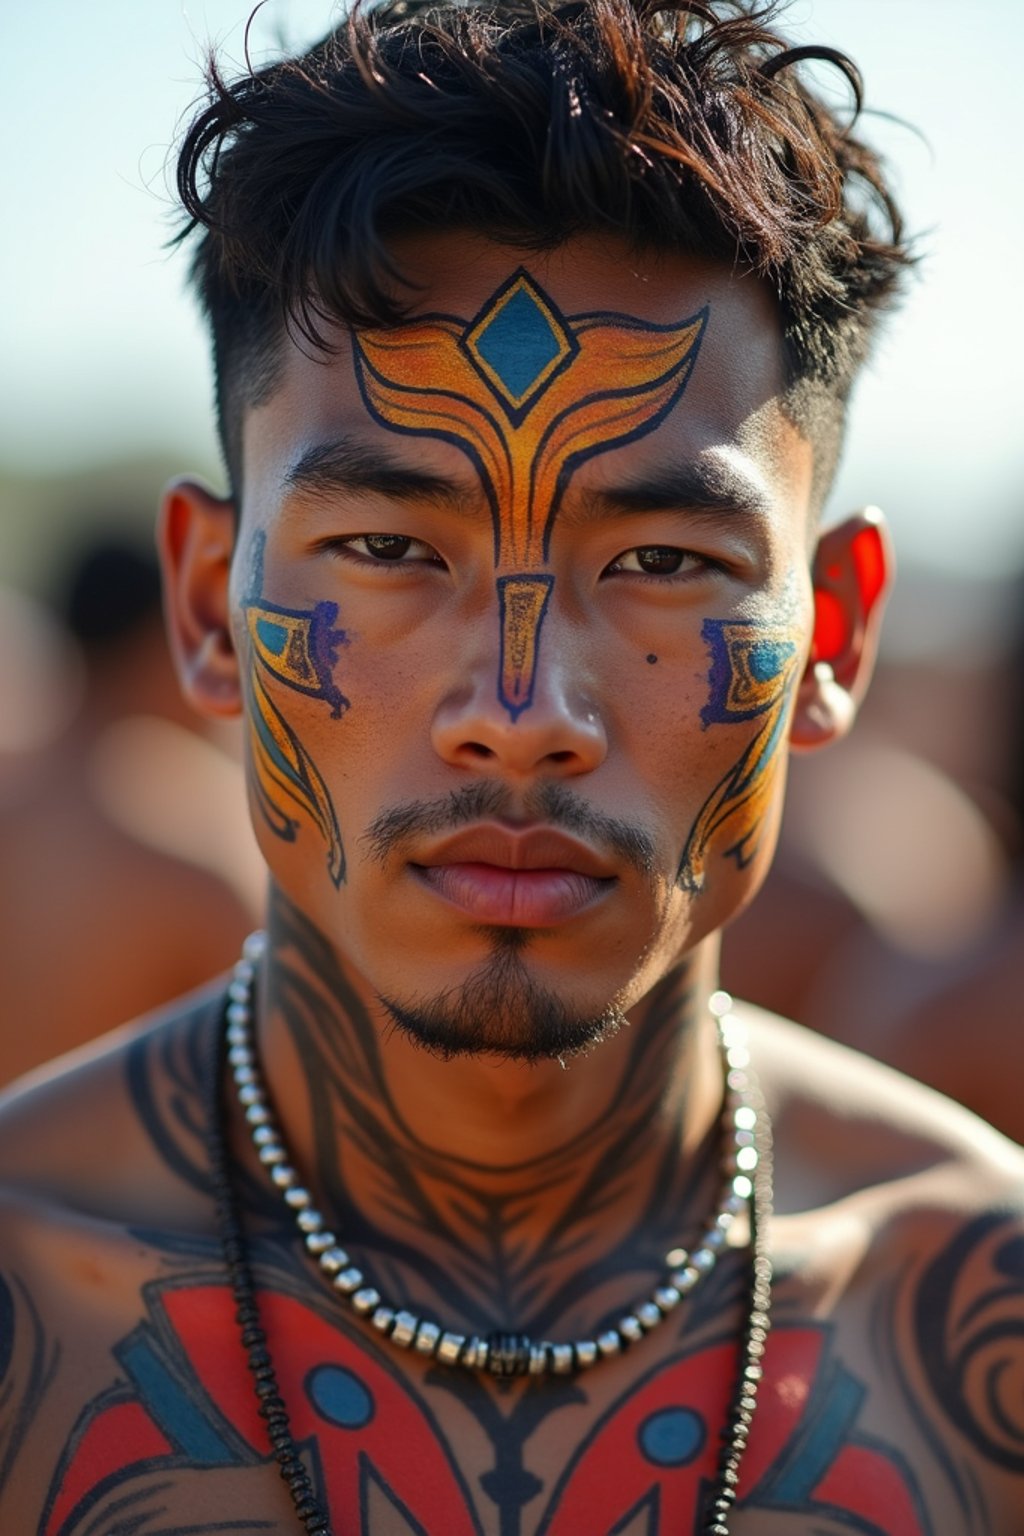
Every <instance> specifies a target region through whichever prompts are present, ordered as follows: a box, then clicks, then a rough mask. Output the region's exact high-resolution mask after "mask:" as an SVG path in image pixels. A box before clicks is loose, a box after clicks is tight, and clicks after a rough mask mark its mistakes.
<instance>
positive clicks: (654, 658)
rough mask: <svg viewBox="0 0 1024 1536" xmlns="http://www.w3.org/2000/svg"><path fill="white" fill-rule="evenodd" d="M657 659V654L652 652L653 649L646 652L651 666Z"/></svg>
mask: <svg viewBox="0 0 1024 1536" xmlns="http://www.w3.org/2000/svg"><path fill="white" fill-rule="evenodd" d="M657 659H658V658H657V656H655V654H654V652H653V651H649V652H648V654H647V660H648V661H649V662H650V664H651V666H652V667H653V666H654V663H655V662H656V661H657Z"/></svg>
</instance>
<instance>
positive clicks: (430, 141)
mask: <svg viewBox="0 0 1024 1536" xmlns="http://www.w3.org/2000/svg"><path fill="white" fill-rule="evenodd" d="M773 13H774V7H773V6H770V5H769V6H768V7H767V8H763V7H759V8H754V6H753V5H751V4H747V3H744V0H570V3H568V4H549V3H547V0H486V3H481V4H475V3H469V4H466V3H462V0H454V3H453V0H442V3H439V4H438V3H424V0H392V3H390V4H384V5H379V6H375V7H372V8H371V7H370V6H363V5H361V4H359V3H357V4H356V7H355V9H354V10H353V11H352V12H351V14H350V15H349V16H348V17H347V19H346V20H344V21H343V22H342V24H341V25H340V26H339V27H338V28H337V29H336V30H335V31H333V32H331V33H330V34H329V35H328V36H327V37H326V38H325V39H324V40H323V42H321V43H319V44H318V45H317V46H316V47H314V48H311V49H310V50H309V52H308V53H306V54H304V55H303V56H302V57H300V58H295V59H288V60H285V61H284V62H281V63H277V64H273V65H271V66H270V67H268V68H266V69H262V70H260V71H258V72H250V73H248V74H245V75H243V76H242V77H241V78H240V79H238V80H236V81H234V82H232V83H228V82H227V81H225V79H224V78H223V76H222V74H221V72H220V70H219V68H218V66H217V64H216V62H215V61H211V63H210V66H209V71H208V85H209V95H208V98H207V101H206V104H205V106H204V107H203V108H202V110H201V111H200V112H199V114H198V116H197V117H196V118H195V120H194V121H193V123H192V125H191V127H190V128H189V129H188V131H187V133H186V135H185V137H184V140H183V143H182V145H181V149H180V154H179V158H178V165H177V184H178V190H179V194H180V198H181V202H182V204H183V206H184V209H185V214H186V224H185V227H184V229H183V230H182V231H181V233H180V235H179V236H178V238H179V239H185V238H186V237H187V236H189V235H190V234H192V233H193V232H195V231H199V232H200V237H199V240H198V247H197V249H196V252H195V257H194V261H193V266H192V278H193V282H194V285H195V288H196V290H197V292H198V295H199V298H200V301H201V304H202V307H203V310H204V312H205V315H206V317H207V320H208V322H209V325H210V329H211V332H212V338H213V351H214V367H215V377H216V390H217V411H218V422H219V428H220V434H221V441H222V444H223V447H224V453H225V457H226V460H227V465H228V470H229V473H230V475H231V479H232V483H233V487H234V489H235V491H236V493H237V492H238V491H239V490H240V462H241V454H240V441H241V418H242V414H243V411H244V409H245V408H246V406H248V405H252V404H256V403H258V402H259V401H260V400H262V399H265V398H266V397H267V396H268V395H269V394H270V393H272V391H273V388H274V385H275V382H276V377H277V363H278V360H279V357H280V351H281V340H282V338H283V336H284V334H285V328H286V327H287V326H291V327H292V328H293V329H294V330H295V332H296V333H297V334H299V335H300V336H301V337H304V338H305V340H306V342H308V343H309V344H310V345H312V346H313V347H314V348H324V347H325V346H326V341H325V336H324V323H325V322H329V321H341V322H342V323H345V324H347V325H350V326H366V325H369V326H381V325H389V324H394V323H396V322H398V321H400V320H401V318H402V314H403V305H402V301H401V295H402V294H403V292H404V293H406V294H409V293H410V292H411V291H412V290H413V289H414V285H415V273H402V272H400V271H398V270H397V268H396V264H395V259H394V256H393V254H392V252H391V249H390V244H389V242H390V241H392V240H393V238H394V237H395V236H396V235H399V234H412V233H415V232H416V231H417V230H434V229H437V228H438V227H439V226H440V227H449V228H452V229H467V230H473V231H477V232H481V233H484V234H486V235H488V236H491V237H492V238H495V239H498V240H501V241H504V242H506V243H509V244H512V245H514V246H517V247H520V248H522V249H523V250H540V249H549V248H551V247H554V246H556V245H559V244H560V243H561V242H563V241H565V240H567V239H570V238H571V237H572V236H574V235H577V234H580V233H583V232H610V233H614V234H615V235H618V236H620V237H624V238H625V239H626V240H627V241H628V242H629V243H630V245H631V246H632V247H634V248H644V247H655V248H668V249H676V250H681V251H684V252H689V253H693V254H699V255H702V256H710V257H713V258H717V259H720V260H722V261H724V262H727V263H729V264H731V265H733V266H734V267H736V268H737V269H739V270H742V271H746V272H750V273H753V274H756V275H758V276H759V277H761V278H763V279H764V280H766V281H767V282H768V283H770V284H771V286H772V288H773V289H774V291H775V293H776V294H777V296H778V302H779V307H780V314H781V322H782V345H783V349H784V363H785V370H786V384H787V390H786V405H787V409H788V410H789V413H790V415H791V416H792V417H793V419H794V420H796V422H797V424H798V425H799V426H800V427H801V428H802V430H804V431H805V432H806V433H807V434H808V435H809V436H810V437H811V438H812V440H813V441H814V444H815V449H816V465H817V468H818V479H819V482H820V484H819V491H823V490H824V488H825V487H826V486H827V484H828V481H829V480H830V479H831V474H832V471H833V468H834V463H835V458H836V455H837V451H838V444H839V441H840V438H841V432H842V421H843V416H844V408H845V402H846V399H847V396H848V394H849V389H850V385H851V383H852V380H853V378H854V375H855V373H856V371H857V369H858V367H859V366H860V364H861V363H862V362H863V360H864V358H865V356H866V353H867V351H868V347H869V343H870V340H871V336H872V332H873V330H874V327H875V323H876V320H877V318H878V315H879V312H880V311H881V310H882V309H884V308H885V307H886V306H887V304H889V303H890V302H891V300H892V298H893V296H894V293H895V291H896V289H897V287H898V284H899V277H900V274H901V272H902V270H903V268H904V267H905V266H906V264H907V262H908V259H909V257H908V252H907V248H906V246H905V244H904V242H903V233H902V225H901V220H900V216H899V212H898V210H897V208H896V206H895V204H894V202H893V199H892V197H891V195H890V192H889V190H888V189H887V187H886V185H885V181H884V179H883V175H882V171H881V168H880V165H879V161H878V159H877V158H876V156H875V155H874V154H873V153H872V152H871V150H870V149H868V148H867V147H866V146H865V145H864V144H863V143H862V142H861V141H860V140H859V139H858V138H856V137H855V136H854V135H853V133H852V132H851V131H850V127H849V126H848V125H846V124H844V123H842V122H841V121H839V119H838V117H837V115H836V113H835V112H833V111H832V110H831V109H830V108H829V107H827V106H826V105H825V104H824V102H823V101H822V100H821V99H819V97H818V96H816V95H815V94H814V93H813V92H812V91H811V90H810V89H809V88H808V86H807V85H806V84H805V83H804V82H803V81H802V80H801V75H800V67H799V66H800V64H801V62H802V61H803V60H806V59H817V60H827V61H828V62H830V63H831V64H833V65H835V66H836V67H837V69H839V70H840V71H841V72H842V74H844V75H845V76H846V78H847V80H848V81H849V83H850V85H851V87H852V94H853V98H854V112H853V117H854V118H856V115H857V112H859V109H860V104H861V90H860V80H859V76H858V75H857V72H856V69H855V68H854V66H853V65H852V64H851V63H850V62H849V60H847V59H846V58H845V57H844V56H843V55H841V54H838V53H836V52H835V51H834V50H832V49H828V48H806V47H804V48H791V47H789V46H787V44H786V41H785V39H784V38H782V37H781V36H780V35H779V34H778V33H777V31H775V30H774V27H773V20H774V14H773ZM403 284H404V285H405V286H404V287H403Z"/></svg>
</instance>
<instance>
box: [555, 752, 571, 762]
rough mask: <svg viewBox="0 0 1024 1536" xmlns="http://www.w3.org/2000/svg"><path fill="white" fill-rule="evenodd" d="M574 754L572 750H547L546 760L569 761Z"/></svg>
mask: <svg viewBox="0 0 1024 1536" xmlns="http://www.w3.org/2000/svg"><path fill="white" fill-rule="evenodd" d="M575 755H576V754H575V753H574V752H549V753H548V761H549V762H552V763H571V762H572V760H573V758H574V757H575Z"/></svg>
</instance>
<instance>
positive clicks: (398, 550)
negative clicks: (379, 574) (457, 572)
mask: <svg viewBox="0 0 1024 1536" xmlns="http://www.w3.org/2000/svg"><path fill="white" fill-rule="evenodd" d="M331 549H332V552H333V553H335V554H348V555H350V556H353V557H354V558H355V559H357V560H362V561H363V562H364V563H372V564H374V565H384V564H387V565H418V564H421V563H424V564H429V565H439V564H440V563H441V557H440V555H439V554H438V553H437V550H436V549H434V547H433V546H432V545H431V544H427V543H425V542H424V541H423V540H422V539H413V538H410V537H408V536H407V535H406V534H402V533H357V534H353V535H352V536H351V537H350V538H347V539H332V541H331Z"/></svg>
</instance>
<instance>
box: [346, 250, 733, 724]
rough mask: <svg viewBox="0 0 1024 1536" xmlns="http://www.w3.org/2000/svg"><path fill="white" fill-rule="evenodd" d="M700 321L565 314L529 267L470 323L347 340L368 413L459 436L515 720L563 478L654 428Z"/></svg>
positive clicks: (681, 381)
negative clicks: (477, 503) (476, 494)
mask: <svg viewBox="0 0 1024 1536" xmlns="http://www.w3.org/2000/svg"><path fill="white" fill-rule="evenodd" d="M706 321H707V311H706V310H702V311H701V312H700V313H699V314H698V315H695V316H694V317H692V318H691V319H689V320H686V321H684V322H682V323H681V324H679V325H653V324H650V323H648V322H647V321H642V320H638V319H635V318H634V317H633V316H631V315H619V314H602V313H595V314H582V315H571V316H565V315H562V314H561V313H560V311H559V310H558V308H557V306H556V305H555V304H554V302H553V301H552V300H551V299H550V298H549V297H548V295H547V294H546V293H545V292H544V291H543V289H542V288H541V287H540V286H539V285H538V284H537V283H536V282H535V281H534V279H533V278H532V277H531V276H530V275H529V273H528V272H526V271H525V270H523V269H520V270H519V271H518V272H516V273H514V274H513V276H512V277H511V278H509V280H508V281H507V282H506V283H504V284H503V285H502V286H501V287H500V288H499V289H498V290H497V291H496V292H495V293H493V294H492V295H491V297H490V298H489V299H488V300H487V302H486V303H485V304H484V306H483V309H482V310H481V311H480V313H479V314H478V315H477V316H476V317H475V319H473V320H470V321H468V322H467V321H465V320H462V319H459V318H458V317H456V316H453V315H427V316H425V317H424V318H423V319H421V320H417V321H416V322H415V323H413V324H411V325H408V326H402V327H398V328H395V329H392V330H384V331H362V332H360V333H359V334H358V335H356V336H355V337H354V340H353V347H354V356H355V366H356V374H357V377H358V379H359V385H360V389H361V391H362V395H363V400H364V402H365V404H366V407H367V409H368V410H369V412H370V414H371V415H372V416H373V417H374V419H375V420H376V421H378V422H379V423H380V424H381V425H382V426H384V427H387V428H389V429H390V430H392V431H395V432H404V433H410V434H413V435H419V434H422V435H426V436H430V437H435V438H441V439H443V440H444V441H446V442H450V443H454V444H455V445H456V446H457V447H458V448H460V449H461V450H462V451H463V453H465V454H466V456H467V457H468V458H469V460H470V461H471V463H472V464H473V466H474V468H475V470H476V472H477V474H478V475H479V477H480V482H481V485H482V487H483V491H484V495H485V496H486V499H487V503H488V506H489V508H490V512H491V517H492V520H493V527H494V560H495V569H496V571H497V579H496V593H497V598H498V612H499V617H500V626H501V627H500V636H501V645H500V661H499V677H498V697H499V699H500V700H501V703H502V704H503V705H504V707H505V708H506V709H507V710H508V712H509V714H510V715H511V717H512V719H513V720H515V719H516V718H517V717H518V716H519V715H520V714H521V713H522V711H523V710H524V709H527V708H529V705H530V702H531V699H532V697H533V689H534V682H535V678H536V671H537V658H538V651H539V646H540V634H541V626H542V624H543V621H544V615H545V613H546V611H547V606H548V600H549V598H550V596H551V590H552V587H553V585H554V577H553V576H552V575H551V573H550V572H548V571H545V570H544V569H543V567H544V565H545V563H546V561H547V557H548V549H549V545H550V541H551V532H552V527H553V525H554V521H555V518H556V516H557V514H558V509H559V505H560V503H561V500H562V497H563V496H564V494H565V490H566V487H567V485H568V483H569V481H570V479H571V477H572V475H573V474H574V472H575V471H576V470H577V469H578V468H579V466H580V465H581V464H583V463H585V462H586V460H587V459H590V458H593V457H594V456H595V455H596V454H600V453H606V452H608V450H609V449H612V448H618V447H621V446H622V445H623V444H625V443H630V442H635V441H636V440H637V439H638V438H641V437H643V436H645V435H646V434H647V433H648V432H651V431H653V430H654V428H655V427H656V426H658V424H659V423H660V422H661V421H663V420H664V418H665V417H666V415H667V414H668V412H669V411H670V410H671V409H672V407H673V406H674V405H675V403H676V401H677V400H678V399H679V397H680V395H681V394H682V392H683V390H684V388H685V387H686V383H687V380H688V379H689V377H690V374H691V372H692V371H693V366H694V364H695V362H696V360H697V353H698V351H699V348H700V342H701V337H702V335H703V331H704V327H705V324H706Z"/></svg>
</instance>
